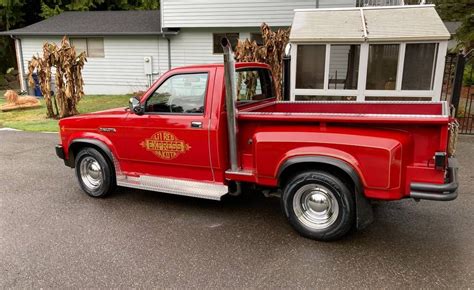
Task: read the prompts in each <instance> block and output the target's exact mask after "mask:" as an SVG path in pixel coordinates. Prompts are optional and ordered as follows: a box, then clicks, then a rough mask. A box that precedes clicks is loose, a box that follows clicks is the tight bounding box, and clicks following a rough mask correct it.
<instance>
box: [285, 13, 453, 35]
mask: <svg viewBox="0 0 474 290" xmlns="http://www.w3.org/2000/svg"><path fill="white" fill-rule="evenodd" d="M449 38H450V33H449V32H448V30H447V29H446V27H445V25H444V23H443V21H442V20H441V18H440V17H439V15H438V13H437V12H436V10H435V8H434V6H433V5H412V6H410V5H407V6H389V7H363V8H362V7H358V8H333V9H297V10H295V16H294V18H293V24H292V27H291V34H290V42H297V43H303V42H305V43H316V42H319V43H322V42H323V43H328V42H345V43H347V42H396V41H433V40H448V39H449Z"/></svg>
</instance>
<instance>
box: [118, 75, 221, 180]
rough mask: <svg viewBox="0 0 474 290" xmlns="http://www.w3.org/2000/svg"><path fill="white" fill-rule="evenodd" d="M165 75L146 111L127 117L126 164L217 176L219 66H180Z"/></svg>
mask: <svg viewBox="0 0 474 290" xmlns="http://www.w3.org/2000/svg"><path fill="white" fill-rule="evenodd" d="M162 79H163V81H161V82H160V83H159V84H158V85H157V86H156V88H154V90H151V93H149V94H147V95H146V96H145V97H144V99H143V100H142V103H143V104H144V107H145V114H144V115H141V116H139V115H135V114H132V113H130V114H129V116H128V118H127V120H126V126H125V127H126V128H127V129H126V130H125V131H126V132H123V133H125V134H123V135H122V137H123V138H121V139H122V141H123V142H121V143H122V144H120V146H119V148H120V149H119V150H120V151H121V152H119V156H121V159H122V160H121V164H123V167H124V168H122V170H123V171H124V173H125V174H130V175H154V176H162V177H172V178H180V179H192V180H199V181H213V180H214V178H213V173H212V168H211V163H210V156H209V117H208V116H209V115H210V112H209V111H210V110H209V109H208V107H209V106H208V104H210V103H211V100H210V99H211V96H212V85H213V83H212V82H211V81H210V80H213V79H214V70H212V69H209V70H196V71H189V70H186V72H182V73H180V72H179V71H174V72H169V73H168V74H166V75H165V76H163V78H162ZM124 135H125V136H124Z"/></svg>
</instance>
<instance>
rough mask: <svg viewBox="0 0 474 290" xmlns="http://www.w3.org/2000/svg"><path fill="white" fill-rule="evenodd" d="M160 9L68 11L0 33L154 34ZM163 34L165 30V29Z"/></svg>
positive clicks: (155, 33)
mask: <svg viewBox="0 0 474 290" xmlns="http://www.w3.org/2000/svg"><path fill="white" fill-rule="evenodd" d="M162 33H163V32H162V31H161V21H160V11H159V10H130V11H80V12H79V11H74V12H72V11H69V12H63V13H61V14H59V15H57V16H54V17H51V18H48V19H46V20H43V21H40V22H38V23H35V24H32V25H29V26H26V27H24V28H20V29H15V30H10V31H2V32H0V35H61V36H62V35H157V34H162ZM164 33H167V32H166V31H165V32H164Z"/></svg>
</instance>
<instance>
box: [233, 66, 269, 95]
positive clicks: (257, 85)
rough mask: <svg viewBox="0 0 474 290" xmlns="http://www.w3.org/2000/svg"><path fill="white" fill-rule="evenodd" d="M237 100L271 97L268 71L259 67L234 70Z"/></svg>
mask: <svg viewBox="0 0 474 290" xmlns="http://www.w3.org/2000/svg"><path fill="white" fill-rule="evenodd" d="M236 86H237V101H238V102H251V101H260V100H263V99H268V98H273V97H274V96H275V94H274V91H273V84H272V78H271V75H270V71H268V70H266V69H261V68H248V69H243V70H238V71H237V72H236Z"/></svg>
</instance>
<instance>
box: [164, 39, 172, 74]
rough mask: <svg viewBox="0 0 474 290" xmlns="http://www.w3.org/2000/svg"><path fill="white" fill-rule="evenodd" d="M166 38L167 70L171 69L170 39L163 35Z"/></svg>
mask: <svg viewBox="0 0 474 290" xmlns="http://www.w3.org/2000/svg"><path fill="white" fill-rule="evenodd" d="M165 38H166V40H167V41H168V70H170V69H171V39H170V38H169V36H165Z"/></svg>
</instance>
